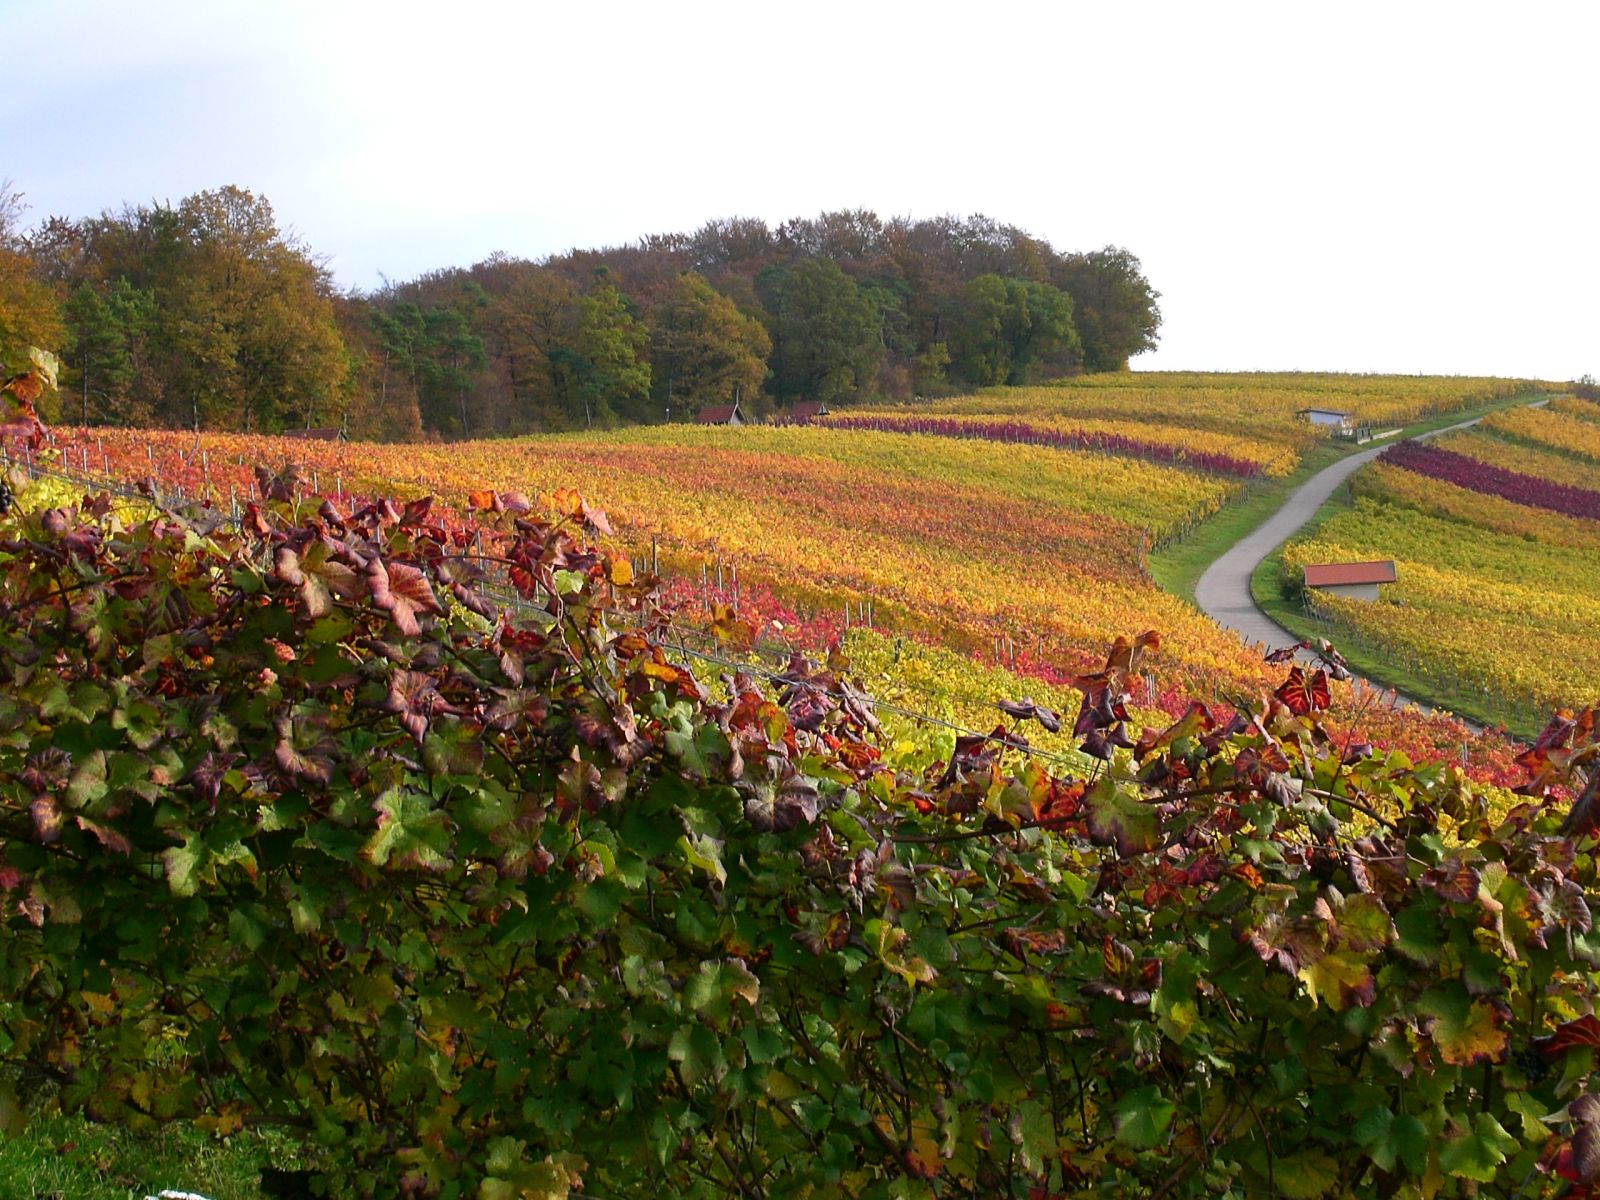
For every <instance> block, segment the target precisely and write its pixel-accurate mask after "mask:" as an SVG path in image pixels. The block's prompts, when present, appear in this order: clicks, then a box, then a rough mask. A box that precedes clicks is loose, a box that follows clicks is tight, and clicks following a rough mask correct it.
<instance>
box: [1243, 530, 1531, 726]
mask: <svg viewBox="0 0 1600 1200" xmlns="http://www.w3.org/2000/svg"><path fill="white" fill-rule="evenodd" d="M1348 507H1349V501H1347V500H1345V499H1334V500H1330V501H1328V503H1327V504H1324V505H1323V506H1322V508H1321V509H1320V510H1319V511H1318V512H1317V515H1316V516H1315V517H1313V518H1312V519H1311V520H1310V521H1308V522H1307V523H1306V524H1305V525H1304V526H1303V527H1302V528H1301V531H1300V532H1301V533H1310V532H1314V531H1315V530H1316V528H1317V526H1319V525H1321V524H1322V523H1323V522H1324V521H1326V520H1327V519H1328V518H1329V517H1331V516H1332V515H1333V514H1334V513H1336V512H1338V511H1339V510H1340V509H1342V508H1348ZM1283 579H1284V574H1283V555H1282V552H1281V550H1274V551H1273V552H1272V553H1271V554H1269V555H1267V557H1266V558H1264V559H1262V561H1261V563H1260V565H1258V566H1257V567H1256V569H1255V570H1254V571H1253V572H1251V575H1250V594H1251V596H1252V598H1253V599H1254V600H1255V602H1256V607H1257V608H1259V609H1261V611H1262V612H1264V613H1266V614H1267V616H1269V617H1271V618H1272V619H1273V620H1274V621H1276V622H1277V623H1278V624H1279V625H1282V626H1283V627H1284V628H1285V629H1287V630H1288V631H1289V632H1290V633H1292V634H1294V635H1295V636H1296V637H1298V638H1318V637H1330V638H1331V640H1332V641H1333V642H1334V644H1335V645H1336V646H1337V647H1338V649H1339V653H1340V654H1342V655H1344V658H1345V661H1347V662H1348V663H1349V664H1350V669H1351V670H1353V671H1355V672H1356V673H1357V674H1358V675H1364V676H1366V677H1367V678H1368V679H1370V680H1371V681H1372V682H1373V683H1376V684H1380V685H1382V686H1383V687H1389V688H1394V689H1396V690H1397V691H1400V692H1403V693H1405V694H1406V695H1407V696H1409V697H1410V698H1411V699H1412V700H1415V701H1416V702H1417V703H1419V704H1422V705H1425V706H1431V707H1434V708H1441V709H1445V710H1448V711H1449V712H1453V713H1455V714H1456V715H1457V716H1461V717H1465V718H1466V719H1467V720H1469V721H1472V722H1473V723H1475V724H1478V725H1482V726H1485V727H1487V728H1499V727H1504V728H1505V729H1506V730H1507V731H1508V732H1509V733H1511V734H1513V735H1515V736H1517V737H1521V738H1527V739H1531V738H1533V737H1535V736H1537V734H1538V732H1539V730H1540V728H1541V727H1542V722H1540V721H1539V720H1537V719H1536V718H1535V717H1533V716H1532V715H1526V716H1523V715H1518V714H1516V713H1508V712H1507V710H1506V709H1505V708H1503V707H1501V706H1497V705H1493V704H1491V703H1489V702H1487V701H1486V700H1484V699H1483V698H1481V697H1479V696H1475V695H1473V694H1471V693H1467V692H1458V691H1456V690H1454V689H1448V690H1446V689H1442V688H1441V687H1440V685H1439V684H1438V683H1436V682H1434V681H1433V680H1431V679H1429V678H1427V677H1426V676H1424V675H1420V674H1418V673H1416V672H1414V671H1411V670H1409V669H1407V667H1406V666H1405V664H1404V663H1402V662H1399V661H1398V660H1396V659H1395V658H1394V657H1393V656H1392V655H1386V654H1382V653H1381V652H1379V651H1376V650H1372V649H1369V648H1368V647H1367V646H1366V645H1364V644H1363V643H1362V642H1361V641H1360V640H1359V638H1355V637H1349V636H1346V637H1344V638H1341V637H1340V636H1339V635H1338V633H1337V632H1334V633H1332V634H1331V635H1330V632H1329V630H1328V629H1327V628H1326V627H1325V626H1323V625H1321V624H1319V623H1318V622H1316V621H1313V620H1312V619H1311V618H1310V617H1308V616H1307V615H1306V613H1305V611H1304V610H1303V609H1302V608H1301V607H1300V605H1299V604H1298V603H1297V602H1295V601H1293V600H1290V599H1288V598H1287V597H1285V596H1284V594H1283Z"/></svg>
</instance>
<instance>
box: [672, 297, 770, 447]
mask: <svg viewBox="0 0 1600 1200" xmlns="http://www.w3.org/2000/svg"><path fill="white" fill-rule="evenodd" d="M771 351H772V339H771V337H770V336H768V334H767V331H766V329H765V327H763V326H762V324H761V322H760V321H758V320H756V319H755V318H754V317H750V316H746V315H745V314H744V313H742V312H740V311H739V309H738V306H736V305H735V304H734V303H733V301H732V300H729V299H728V298H727V297H726V296H723V295H722V294H720V293H719V292H718V291H717V290H716V289H715V288H713V287H712V286H711V285H710V284H709V283H707V282H706V281H705V279H704V277H703V276H701V275H699V274H697V273H695V272H693V271H686V272H684V273H683V274H682V275H680V276H678V278H677V279H675V280H674V281H673V283H672V288H671V290H670V291H669V292H668V294H667V299H666V301H665V302H664V303H663V304H662V305H661V306H660V308H658V309H657V310H656V315H655V321H654V323H653V325H652V328H651V331H650V360H651V377H652V380H653V383H654V391H655V401H656V403H657V404H658V405H660V406H662V408H663V410H664V411H666V412H668V413H672V412H677V413H678V414H679V415H681V416H684V417H692V416H693V415H694V414H695V413H697V412H699V411H700V409H702V408H703V407H705V406H706V405H708V404H727V403H729V402H731V401H732V400H733V399H734V397H735V396H736V395H738V394H741V393H742V394H743V395H746V396H754V395H755V394H756V393H757V391H758V390H759V389H760V387H761V383H762V380H763V379H764V378H765V377H766V373H767V362H766V359H767V355H768V354H769V353H771Z"/></svg>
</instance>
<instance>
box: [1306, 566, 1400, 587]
mask: <svg viewBox="0 0 1600 1200" xmlns="http://www.w3.org/2000/svg"><path fill="white" fill-rule="evenodd" d="M1394 581H1395V569H1394V562H1393V560H1389V561H1385V562H1358V563H1313V564H1309V565H1307V567H1306V586H1307V587H1336V586H1338V585H1339V584H1345V583H1393V582H1394Z"/></svg>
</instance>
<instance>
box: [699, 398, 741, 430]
mask: <svg viewBox="0 0 1600 1200" xmlns="http://www.w3.org/2000/svg"><path fill="white" fill-rule="evenodd" d="M694 419H695V420H696V421H697V422H698V423H699V424H701V425H743V424H744V414H743V413H741V412H740V411H739V402H738V401H737V400H735V401H734V402H733V403H732V404H713V405H710V406H709V407H707V408H702V409H701V410H700V411H699V412H698V413H697V414H695V418H694Z"/></svg>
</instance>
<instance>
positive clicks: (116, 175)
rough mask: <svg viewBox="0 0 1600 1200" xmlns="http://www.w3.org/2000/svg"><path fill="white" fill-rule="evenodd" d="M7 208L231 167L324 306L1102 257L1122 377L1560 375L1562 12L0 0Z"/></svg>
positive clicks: (1591, 38)
mask: <svg viewBox="0 0 1600 1200" xmlns="http://www.w3.org/2000/svg"><path fill="white" fill-rule="evenodd" d="M0 44H4V45H5V46H6V47H7V54H6V68H5V75H4V84H3V86H0V179H5V178H9V179H10V180H11V181H12V183H13V186H14V187H15V188H16V189H17V190H19V191H21V192H23V193H24V195H25V197H26V201H27V203H28V204H29V205H30V206H31V207H30V211H29V213H28V219H29V220H30V221H33V220H38V219H41V218H43V217H45V216H47V215H51V214H60V215H66V216H73V217H77V216H85V215H89V214H93V213H97V212H100V211H101V210H103V209H107V208H111V209H115V208H119V207H121V205H122V204H123V203H124V202H127V201H132V202H139V203H147V202H150V201H152V200H169V201H172V202H174V203H176V202H177V201H178V200H180V199H182V197H184V196H185V195H188V194H190V193H192V192H195V191H200V190H203V189H207V188H214V187H219V186H221V185H223V184H228V183H233V184H238V185H239V186H241V187H247V188H250V189H251V190H253V191H255V192H256V193H258V194H262V195H265V196H267V197H268V198H269V199H270V200H271V201H272V204H273V206H274V208H275V210H276V212H277V215H278V218H279V222H280V224H282V225H283V226H285V227H290V228H293V229H294V230H295V231H296V232H298V233H299V234H300V235H301V237H303V238H304V239H305V241H306V242H307V243H308V244H309V245H310V247H311V248H312V249H313V250H314V251H316V252H317V253H319V254H321V255H323V256H325V257H326V258H327V259H328V261H329V264H330V266H331V268H332V270H333V272H334V275H335V276H336V278H337V279H338V281H339V283H340V284H341V285H343V286H345V287H358V288H369V287H372V286H375V285H376V284H377V283H378V282H379V273H380V272H381V273H382V274H384V275H386V276H388V277H389V278H391V279H396V280H400V279H406V278H410V277H412V276H414V275H417V274H419V273H421V272H423V271H428V270H432V269H436V268H439V267H444V266H452V265H462V266H465V265H468V264H470V263H472V262H475V261H477V260H479V259H482V258H483V257H485V256H487V255H488V254H489V253H491V252H492V251H495V250H503V251H505V252H507V253H510V254H513V255H520V256H525V257H531V258H537V257H541V256H544V255H546V254H550V253H554V252H559V251H562V250H566V249H569V248H571V247H574V246H583V247H587V246H595V245H609V244H618V243H622V242H627V241H631V240H634V239H636V238H638V237H640V236H642V235H644V234H647V233H655V232H669V231H679V230H690V229H693V228H695V227H696V226H698V225H700V224H702V223H703V222H704V221H706V220H707V219H709V218H712V217H719V216H756V217H762V218H765V219H766V220H768V221H769V222H774V223H775V222H777V221H780V220H783V219H785V218H787V217H790V216H809V215H815V214H816V213H817V212H819V211H821V210H823V209H828V208H871V209H874V210H875V211H877V212H878V213H879V214H880V215H883V216H891V215H908V216H912V217H930V216H936V215H939V214H942V213H957V214H968V213H974V212H982V213H985V214H987V215H989V216H991V217H994V218H996V219H999V220H1002V221H1006V222H1010V223H1012V224H1015V225H1019V226H1021V227H1022V228H1024V229H1026V230H1028V231H1029V232H1031V233H1033V234H1035V235H1037V236H1040V237H1044V238H1047V239H1048V240H1049V241H1050V242H1052V243H1053V244H1054V245H1055V246H1056V247H1058V248H1060V249H1069V250H1070V249H1091V248H1095V247H1098V246H1101V245H1105V244H1107V243H1115V244H1117V245H1122V246H1126V247H1127V248H1128V249H1130V250H1132V251H1133V252H1134V253H1135V254H1136V255H1138V256H1139V258H1140V259H1141V260H1142V261H1143V263H1144V266H1145V270H1146V273H1147V274H1148V275H1149V277H1150V279H1151V280H1152V282H1153V283H1154V285H1155V286H1156V288H1157V289H1158V290H1159V291H1160V292H1161V293H1162V301H1161V306H1162V310H1163V314H1164V323H1163V327H1162V335H1161V346H1160V349H1159V350H1158V351H1156V352H1155V353H1153V354H1147V355H1144V356H1141V357H1140V358H1139V359H1137V360H1135V364H1134V365H1135V366H1136V367H1137V368H1152V369H1153V368H1164V369H1226V370H1245V369H1294V370H1344V371H1396V372H1407V373H1410V372H1428V373H1440V374H1478V373H1491V374H1500V375H1529V376H1539V377H1543V378H1547V379H1567V378H1572V377H1574V376H1576V375H1578V374H1581V373H1584V372H1591V373H1595V374H1600V203H1597V201H1600V190H1597V184H1600V161H1597V160H1600V92H1597V91H1596V83H1595V80H1596V75H1595V70H1596V64H1597V62H1600V3H1596V2H1595V0H1582V2H1577V0H1574V2H1573V3H1568V4H1553V3H1539V2H1537V0H1518V2H1516V3H1512V2H1510V0H1501V2H1499V3H1495V4H1492V5H1490V4H1483V5H1476V4H1471V3H1461V2H1456V3H1440V4H1433V3H1427V4H1424V3H1407V2H1406V0H1387V2H1385V3H1379V4H1370V3H1360V2H1348V0H1347V2H1344V3H1339V4H1331V3H1326V4H1307V3H1294V2H1292V0H1274V2H1272V3H1252V4H1239V3H1216V2H1213V3H1199V2H1193V0H1189V2H1183V3H1164V2H1159V0H1139V2H1138V3H1123V2H1121V0H1118V2H1116V3H1112V2H1110V0H1107V2H1105V3H1097V4H1077V3H1063V2H1055V3H1048V2H1045V3H1037V4H1021V3H1013V2H1011V0H968V2H966V3H962V4H953V5H952V4H938V3H929V2H920V3H878V2H875V0H853V2H849V3H834V2H832V0H807V2H803V3H773V2H771V0H738V2H734V3H694V2H689V0H685V2H682V3H678V4H670V3H659V2H657V3H631V2H623V0H613V2H611V3H585V2H583V0H563V2H562V3H558V4H545V3H474V2H473V0H453V2H450V3H443V2H440V0H430V2H429V3H426V4H413V3H409V2H388V3H366V2H362V3H341V2H340V0H315V2H307V3H302V2H299V0H275V2H272V3H254V4H246V3H230V2H228V0H204V2H198V0H197V2H194V3H181V2H176V0H171V2H169V0H149V2H139V0H48V2H46V0H0Z"/></svg>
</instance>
